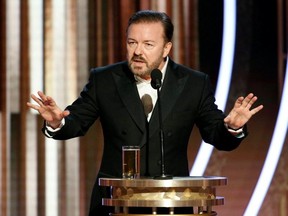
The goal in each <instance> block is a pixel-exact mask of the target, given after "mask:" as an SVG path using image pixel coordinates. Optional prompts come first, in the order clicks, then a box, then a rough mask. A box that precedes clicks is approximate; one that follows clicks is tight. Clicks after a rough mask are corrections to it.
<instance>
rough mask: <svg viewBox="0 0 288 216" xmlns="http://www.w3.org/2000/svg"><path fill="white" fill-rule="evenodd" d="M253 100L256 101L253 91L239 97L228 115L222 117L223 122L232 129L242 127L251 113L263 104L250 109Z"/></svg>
mask: <svg viewBox="0 0 288 216" xmlns="http://www.w3.org/2000/svg"><path fill="white" fill-rule="evenodd" d="M255 101H257V97H256V96H254V94H253V93H250V94H248V95H247V96H246V97H245V98H244V97H239V98H238V99H237V100H236V102H235V104H234V107H233V109H232V110H231V111H230V113H229V115H228V116H227V117H226V118H225V119H224V123H226V124H227V125H228V126H229V127H230V128H233V129H238V128H241V127H243V126H244V125H245V124H246V123H247V122H248V121H249V119H250V118H251V117H252V116H253V115H255V114H256V113H257V112H259V111H260V110H262V109H263V105H259V106H257V107H255V108H253V109H251V110H250V108H251V107H252V105H253V104H254V103H255Z"/></svg>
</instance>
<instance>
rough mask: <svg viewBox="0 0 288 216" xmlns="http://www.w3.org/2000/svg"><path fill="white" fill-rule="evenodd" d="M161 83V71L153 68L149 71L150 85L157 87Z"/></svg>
mask: <svg viewBox="0 0 288 216" xmlns="http://www.w3.org/2000/svg"><path fill="white" fill-rule="evenodd" d="M161 85H162V72H161V71H160V70H159V69H153V70H152V72H151V86H152V88H154V89H159V88H160V87H161Z"/></svg>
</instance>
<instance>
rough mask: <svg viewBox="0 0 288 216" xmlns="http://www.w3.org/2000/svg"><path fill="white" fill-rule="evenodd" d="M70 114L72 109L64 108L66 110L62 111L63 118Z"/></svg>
mask: <svg viewBox="0 0 288 216" xmlns="http://www.w3.org/2000/svg"><path fill="white" fill-rule="evenodd" d="M68 115H70V111H69V110H64V111H63V112H62V116H63V118H65V117H66V116H68Z"/></svg>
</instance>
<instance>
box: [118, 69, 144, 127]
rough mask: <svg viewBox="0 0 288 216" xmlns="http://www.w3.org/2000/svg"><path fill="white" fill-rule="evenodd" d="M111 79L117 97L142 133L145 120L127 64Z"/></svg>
mask: <svg viewBox="0 0 288 216" xmlns="http://www.w3.org/2000/svg"><path fill="white" fill-rule="evenodd" d="M113 77H114V80H115V83H116V86H117V89H118V92H119V95H120V97H121V99H122V101H123V103H124V105H125V106H126V108H127V110H128V112H129V114H130V115H131V117H132V118H133V120H134V121H135V123H136V125H137V126H138V127H139V129H140V130H141V131H142V132H144V131H145V124H146V118H145V114H144V110H143V105H142V103H141V100H140V98H139V94H138V91H137V87H136V84H135V79H134V76H133V74H132V72H131V71H130V70H129V68H128V66H127V64H125V66H124V67H123V69H122V71H116V72H115V73H113Z"/></svg>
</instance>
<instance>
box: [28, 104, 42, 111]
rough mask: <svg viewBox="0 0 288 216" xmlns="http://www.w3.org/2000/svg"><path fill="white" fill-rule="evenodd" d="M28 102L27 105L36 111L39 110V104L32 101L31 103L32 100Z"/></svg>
mask: <svg viewBox="0 0 288 216" xmlns="http://www.w3.org/2000/svg"><path fill="white" fill-rule="evenodd" d="M26 104H27V106H28V107H29V108H31V109H34V110H36V111H38V110H39V108H40V107H39V106H37V105H35V104H32V103H30V102H27V103H26Z"/></svg>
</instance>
